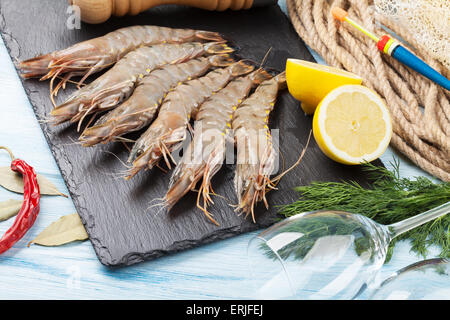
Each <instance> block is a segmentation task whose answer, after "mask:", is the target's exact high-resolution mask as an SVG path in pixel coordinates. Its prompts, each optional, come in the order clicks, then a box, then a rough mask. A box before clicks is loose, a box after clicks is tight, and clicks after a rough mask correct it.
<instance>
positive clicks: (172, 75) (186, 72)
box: [80, 55, 233, 146]
mask: <svg viewBox="0 0 450 320" xmlns="http://www.w3.org/2000/svg"><path fill="white" fill-rule="evenodd" d="M232 62H233V60H232V59H231V58H230V57H229V56H228V55H214V56H209V57H199V58H197V59H193V60H189V61H187V62H184V63H180V64H170V65H165V66H163V67H162V68H160V69H156V70H154V71H152V72H151V73H150V74H149V75H147V76H145V77H144V79H143V80H142V81H141V82H140V83H139V85H138V86H137V87H136V89H135V90H134V92H133V94H132V95H131V97H130V98H129V99H128V100H126V101H125V102H124V103H122V105H120V106H119V107H118V108H116V109H114V110H112V111H110V112H108V113H106V114H105V115H104V116H102V117H101V118H100V119H99V120H98V121H97V122H96V123H95V125H94V126H92V127H90V128H87V129H86V130H85V131H84V132H83V134H82V135H81V137H80V140H81V142H82V143H83V145H84V146H92V145H95V144H97V143H107V142H110V141H114V140H116V139H117V137H120V136H122V135H124V134H126V133H129V132H132V131H137V130H140V129H142V128H144V127H145V126H147V125H148V124H150V123H151V121H152V120H153V119H154V117H155V115H156V113H157V112H158V110H159V107H160V105H161V102H162V100H163V99H164V97H165V96H166V94H167V93H168V92H169V90H171V89H173V88H174V87H175V86H177V85H179V84H181V83H182V82H184V81H188V80H191V79H195V78H197V77H199V76H202V75H203V74H205V73H206V72H207V71H208V69H210V68H212V67H218V66H227V65H229V64H231V63H232Z"/></svg>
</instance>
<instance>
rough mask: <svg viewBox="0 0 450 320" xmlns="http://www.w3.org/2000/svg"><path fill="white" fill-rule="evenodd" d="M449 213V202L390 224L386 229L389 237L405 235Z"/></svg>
mask: <svg viewBox="0 0 450 320" xmlns="http://www.w3.org/2000/svg"><path fill="white" fill-rule="evenodd" d="M449 212H450V202H447V203H444V204H443V205H440V206H439V207H436V208H433V209H431V210H428V211H425V212H424V213H421V214H418V215H417V216H414V217H411V218H408V219H406V220H403V221H400V222H396V223H393V224H390V225H388V226H387V227H388V228H389V231H390V234H391V237H392V238H395V237H396V236H398V235H400V234H402V233H405V232H406V231H409V230H411V229H414V228H416V227H418V226H421V225H422V224H424V223H427V222H428V221H431V220H434V219H436V218H439V217H441V216H443V215H446V214H447V213H449Z"/></svg>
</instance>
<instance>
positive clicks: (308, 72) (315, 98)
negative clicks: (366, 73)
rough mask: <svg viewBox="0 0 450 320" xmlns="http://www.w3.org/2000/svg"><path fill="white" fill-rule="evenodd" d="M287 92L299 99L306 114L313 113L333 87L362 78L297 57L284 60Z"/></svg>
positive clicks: (355, 81)
mask: <svg viewBox="0 0 450 320" xmlns="http://www.w3.org/2000/svg"><path fill="white" fill-rule="evenodd" d="M286 82H287V86H288V90H289V93H290V94H291V95H292V96H293V97H294V98H295V99H297V100H300V101H301V107H302V109H303V111H305V113H306V114H313V113H314V110H316V107H317V105H318V104H319V102H320V101H321V100H322V99H323V98H324V97H325V96H326V95H327V94H328V93H329V92H330V91H331V90H333V89H335V88H337V87H339V86H342V85H345V84H361V83H362V79H361V78H360V77H359V76H357V75H355V74H353V73H350V72H347V71H344V70H341V69H338V68H333V67H329V66H325V65H321V64H318V63H313V62H309V61H304V60H298V59H288V60H287V62H286Z"/></svg>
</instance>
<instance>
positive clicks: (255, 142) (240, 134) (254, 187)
mask: <svg viewBox="0 0 450 320" xmlns="http://www.w3.org/2000/svg"><path fill="white" fill-rule="evenodd" d="M285 87H286V75H285V73H284V72H283V73H280V74H279V75H277V76H276V77H274V78H272V79H270V80H267V81H264V82H263V83H262V84H261V85H260V86H259V87H258V88H257V89H256V90H255V92H254V93H253V94H252V95H251V96H250V97H249V98H247V99H246V100H244V102H242V104H241V105H240V106H239V108H238V109H237V110H236V111H235V113H234V118H233V122H232V128H233V130H234V137H235V143H236V147H237V159H236V160H237V165H236V172H235V178H234V184H235V190H236V194H237V197H238V205H237V209H236V210H237V211H239V212H243V213H245V215H246V216H248V215H249V214H251V215H252V219H253V222H255V214H254V208H255V205H256V203H257V202H259V201H264V204H265V206H266V208H267V207H268V203H267V200H266V196H265V194H266V189H267V188H271V187H272V188H273V186H272V184H271V181H270V175H271V174H272V171H273V170H274V165H275V164H274V161H275V156H276V155H275V150H274V148H273V146H272V136H271V134H270V129H269V127H268V119H269V114H270V112H271V111H272V110H273V108H274V106H275V102H276V98H277V95H278V93H279V91H280V90H281V89H284V88H285Z"/></svg>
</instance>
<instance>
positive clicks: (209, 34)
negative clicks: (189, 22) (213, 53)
mask: <svg viewBox="0 0 450 320" xmlns="http://www.w3.org/2000/svg"><path fill="white" fill-rule="evenodd" d="M195 35H196V37H197V38H198V39H202V40H205V41H217V42H223V41H225V39H224V38H223V37H222V35H220V33H218V32H213V31H203V30H200V31H197V32H196V33H195Z"/></svg>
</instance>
